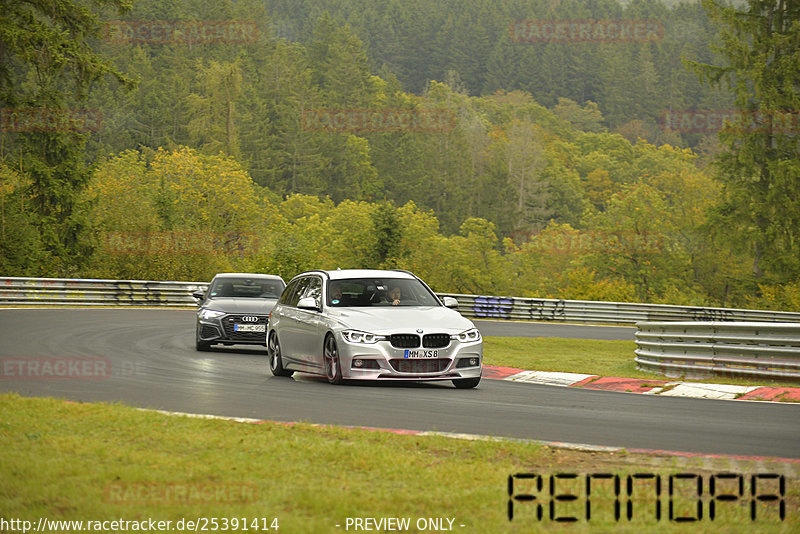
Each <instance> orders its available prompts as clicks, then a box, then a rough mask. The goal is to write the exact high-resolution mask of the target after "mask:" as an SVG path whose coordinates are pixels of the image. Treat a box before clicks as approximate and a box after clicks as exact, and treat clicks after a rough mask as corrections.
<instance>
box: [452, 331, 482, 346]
mask: <svg viewBox="0 0 800 534" xmlns="http://www.w3.org/2000/svg"><path fill="white" fill-rule="evenodd" d="M450 338H451V339H457V340H459V341H460V342H462V343H472V342H473V341H480V340H481V333H480V332H478V329H477V328H470V329H469V330H467V331H465V332H461V333H460V334H456V335H454V336H450Z"/></svg>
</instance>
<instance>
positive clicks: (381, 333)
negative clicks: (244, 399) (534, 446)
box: [267, 270, 483, 388]
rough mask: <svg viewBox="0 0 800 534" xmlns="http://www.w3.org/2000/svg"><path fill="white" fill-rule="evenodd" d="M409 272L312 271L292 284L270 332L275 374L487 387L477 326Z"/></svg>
mask: <svg viewBox="0 0 800 534" xmlns="http://www.w3.org/2000/svg"><path fill="white" fill-rule="evenodd" d="M457 306H458V302H457V301H456V299H454V298H452V297H445V298H444V300H440V299H439V297H438V296H437V295H436V294H435V293H434V292H433V291H432V290H431V289H430V288H429V287H428V286H427V285H426V284H425V283H424V282H423V281H422V280H420V279H419V278H417V277H416V276H414V275H413V274H411V273H410V272H408V271H388V270H337V271H308V272H305V273H302V274H300V275H298V276H296V277H294V278H293V279H292V280H290V281H289V283H288V285H287V286H286V289H285V290H284V291H283V294H282V295H281V297H280V300H279V301H278V304H277V305H276V306H275V308H274V309H273V310H272V313H271V314H270V319H269V325H268V334H267V336H268V343H267V346H268V351H269V367H270V370H271V372H272V374H273V375H275V376H289V375H291V374H292V373H293V372H294V371H300V372H304V373H311V374H318V375H322V376H325V377H326V378H327V380H328V381H329V382H330V383H332V384H339V383H341V382H342V381H344V380H348V379H350V380H384V381H389V380H411V381H428V380H451V381H452V382H453V384H454V385H455V386H456V387H457V388H474V387H475V386H477V385H478V383H479V382H480V380H481V371H482V360H483V340H482V338H481V334H480V332H479V331H478V329H477V328H475V325H474V324H473V323H472V321H470V320H469V319H467V318H465V317H463V316H461V314H459V313H458V311H456V310H455V309H453V308H456V307H457Z"/></svg>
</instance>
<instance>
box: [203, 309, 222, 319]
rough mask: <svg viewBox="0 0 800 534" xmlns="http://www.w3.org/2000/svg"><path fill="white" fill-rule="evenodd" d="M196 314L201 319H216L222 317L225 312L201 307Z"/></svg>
mask: <svg viewBox="0 0 800 534" xmlns="http://www.w3.org/2000/svg"><path fill="white" fill-rule="evenodd" d="M197 315H198V316H199V317H200V318H201V319H216V318H217V317H222V316H223V315H225V312H221V311H216V310H208V309H205V308H203V309H202V310H200V311H199V312H197Z"/></svg>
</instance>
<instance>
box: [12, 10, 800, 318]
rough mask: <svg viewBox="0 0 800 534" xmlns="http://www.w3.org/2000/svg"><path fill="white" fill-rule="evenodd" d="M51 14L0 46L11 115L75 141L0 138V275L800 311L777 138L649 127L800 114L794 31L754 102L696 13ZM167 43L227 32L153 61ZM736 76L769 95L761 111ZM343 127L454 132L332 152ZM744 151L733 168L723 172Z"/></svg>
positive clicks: (21, 13) (788, 184)
mask: <svg viewBox="0 0 800 534" xmlns="http://www.w3.org/2000/svg"><path fill="white" fill-rule="evenodd" d="M750 4H751V5H756V8H757V9H758V10H764V9H768V8H769V5H771V4H775V5H777V2H756V1H753V2H750ZM65 5H69V6H71V7H72V8H73V9H74V12H70V13H66V14H65V13H54V12H51V10H50V9H49V8H48V7H47V6H48V4H47V2H45V1H44V0H41V1H34V2H31V3H30V4H27V5H26V6H23V5H21V4H20V5H18V6H16V11H14V12H13V13H11V15H10V16H9V17H7V18H6V19H4V20H3V21H0V39H1V40H2V41H3V44H4V45H6V46H5V47H4V51H2V52H0V54H3V56H4V57H3V58H2V59H3V65H6V66H7V67H3V69H0V90H2V94H1V95H0V96H2V101H3V108H4V109H8V110H20V109H50V110H52V109H62V108H63V109H69V110H88V111H86V113H90V114H92V117H93V120H94V122H92V127H91V128H88V129H87V128H83V129H80V128H77V129H75V128H73V129H71V130H70V129H66V131H52V129H45V130H43V131H41V130H40V131H25V130H24V128H23V129H20V128H14V127H8V126H7V124H8V121H7V120H6V119H5V118H4V121H5V122H4V124H5V125H6V126H5V127H4V128H3V131H1V132H0V136H1V137H0V158H1V159H2V165H1V166H0V208H1V211H2V213H1V214H0V215H2V217H0V219H1V220H0V230H2V232H0V251H1V252H2V254H1V255H0V273H2V274H3V275H12V276H13V275H16V276H81V277H108V278H136V279H161V280H166V279H173V280H177V279H180V280H190V279H191V280H208V279H210V277H211V276H213V274H214V273H216V272H220V271H225V270H244V271H250V270H252V271H261V272H270V273H275V274H280V275H281V276H284V277H290V276H293V275H294V274H296V273H297V272H300V271H302V270H304V269H308V268H336V267H342V268H346V267H401V268H407V269H411V270H412V271H414V272H415V273H417V274H419V275H420V276H422V277H423V278H424V279H426V280H427V281H429V283H431V285H432V286H433V287H434V289H436V290H437V291H451V292H458V293H480V294H496V295H500V294H503V295H512V294H513V295H520V296H539V297H559V298H580V299H595V300H620V301H649V302H668V303H676V304H696V305H723V306H750V307H771V308H780V309H794V310H800V259H798V258H800V253H798V247H800V243H798V239H799V238H800V235H798V232H799V231H800V230H799V229H798V228H799V227H800V223H798V221H797V218H796V214H798V213H800V209H796V208H797V203H798V199H800V194H797V193H798V192H800V191H798V181H800V179H798V176H800V164H798V159H797V158H798V156H797V154H798V147H797V139H796V137H795V136H793V134H796V130H794V132H792V130H791V129H790V130H789V131H788V132H786V133H785V135H782V136H781V135H778V136H777V137H776V136H775V135H773V133H770V134H769V137H768V138H765V137H764V135H761V133H758V134H757V135H754V136H751V137H752V138H750V139H745V138H743V137H742V136H739V137H735V136H734V137H731V136H728V137H726V136H725V135H723V136H721V137H720V136H718V132H717V131H714V130H713V129H702V128H700V129H697V128H684V129H677V130H676V129H672V128H667V127H665V126H664V117H665V116H667V115H668V114H670V113H681V112H686V111H690V110H721V111H725V110H732V109H734V108H736V109H755V110H769V111H774V110H781V111H786V110H789V111H791V110H795V113H796V110H798V109H800V97H798V92H800V89H798V74H797V73H798V72H800V68H799V67H800V65H798V64H797V61H798V60H797V59H793V58H795V57H800V54H794V55H792V53H791V52H792V50H794V52H798V51H797V50H796V47H797V46H798V45H797V35H800V20H798V19H799V18H800V17H798V16H797V15H798V13H797V10H796V9H795V10H794V11H791V10H789V11H787V12H786V14H785V15H786V17H785V18H786V20H784V21H782V22H781V21H778V22H776V26H775V28H776V30H775V32H774V33H770V34H769V35H768V36H766V37H768V38H765V39H761V40H760V41H759V42H761V43H768V44H769V46H772V47H773V48H774V50H777V51H780V52H781V56H780V57H781V58H783V59H782V60H781V61H783V63H781V64H780V68H779V69H778V70H779V72H780V73H781V75H780V76H775V80H773V81H770V79H769V77H768V76H767V77H764V76H760V75H759V72H756V70H757V62H755V63H754V62H753V61H749V60H747V61H744V60H742V61H739V63H737V61H738V60H737V57H736V56H732V55H731V54H730V50H726V49H725V43H729V42H730V39H727V38H721V37H720V32H723V37H724V31H725V28H733V29H732V30H730V36H729V37H731V38H742V35H746V34H748V32H750V34H752V32H753V31H756V30H754V29H753V28H752V27H749V26H747V25H746V24H744V23H742V24H744V25H742V24H739V23H738V22H737V21H739V20H743V19H737V18H736V15H735V13H736V12H735V11H734V10H727V11H726V10H725V9H723V8H722V7H720V6H716V4H715V3H713V2H709V1H706V2H703V3H700V2H685V3H683V2H681V3H676V2H670V3H669V5H666V4H664V3H662V2H659V1H657V0H633V1H631V2H625V3H620V2H616V1H614V0H604V1H600V2H593V1H588V0H563V1H551V0H496V1H491V0H460V1H457V0H441V1H436V2H433V1H429V0H428V1H424V0H383V1H375V0H371V1H369V0H325V1H323V0H270V1H267V2H256V1H255V0H222V1H220V2H216V3H213V4H211V3H205V2H200V1H187V2H179V3H176V4H175V5H167V4H164V3H163V2H156V1H154V0H135V1H134V2H133V5H132V8H130V9H128V6H127V5H126V3H125V2H124V1H122V0H104V1H102V2H99V7H95V8H93V9H94V11H92V10H91V9H89V7H88V5H89V4H88V3H86V4H84V3H83V2H80V1H74V2H65ZM715 6H716V7H715ZM751 7H752V6H751ZM756 8H753V9H756ZM37 9H38V10H39V11H38V12H37ZM787 9H788V8H787ZM31 13H35V16H32V15H31ZM526 20H528V21H529V20H543V21H555V20H567V21H586V20H633V21H654V22H656V23H658V25H659V27H661V28H663V34H662V35H660V36H659V38H658V39H656V40H653V41H650V42H546V43H538V42H515V40H514V39H513V35H512V32H511V28H512V27H513V23H514V21H526ZM770 20H772V19H770ZM174 21H196V22H197V23H198V24H202V23H203V21H212V22H209V23H207V24H208V25H210V26H213V25H215V24H219V21H233V22H235V23H236V24H238V25H239V26H237V28H238V30H241V32H239V33H236V34H235V36H234V33H233V32H229V33H225V34H220V35H221V37H216V38H213V39H211V40H208V41H199V42H197V41H195V42H192V41H191V40H188V41H187V40H186V39H185V38H180V37H178V38H175V37H174V36H173V38H172V39H169V38H167V39H165V38H164V37H163V35H166V34H165V33H164V30H163V28H162V26H166V27H170V24H171V28H172V29H173V30H174V28H175V22H174ZM35 24H39V25H41V27H36V28H35V29H36V31H32V32H27V30H28V29H30V26H31V25H35ZM148 24H149V26H148ZM737 24H739V25H738V26H737ZM131 28H133V29H134V30H131V31H128V30H130V29H131ZM136 28H143V30H142V31H139V30H136ZM154 28H161V29H159V30H158V31H160V32H162V33H158V34H156V30H155V29H154ZM58 29H61V30H63V31H61V32H59V31H56V30H58ZM238 30H237V31H238ZM126 31H127V33H126ZM137 32H138V33H137ZM737 32H738V33H737ZM65 36H66V37H65ZM762 37H764V36H762ZM770 39H771V40H770ZM59 40H64V41H63V42H61V41H59ZM765 46H766V45H765ZM792 47H795V48H794V49H792ZM45 49H46V50H49V51H50V52H51V53H49V54H42V53H41V51H42V50H45ZM56 52H58V53H56ZM63 58H71V59H72V63H65V61H63ZM739 59H741V58H739ZM81 62H83V63H81ZM740 63H741V64H740ZM75 64H77V65H84V67H83V68H74V67H70V66H69V65H75ZM775 64H778V63H775ZM711 65H715V66H721V67H724V68H723V69H717V70H715V69H714V68H713V67H711ZM773 67H774V65H770V68H773ZM73 68H74V71H73V70H70V69H73ZM765 68H766V67H765ZM748 69H749V70H748ZM761 74H763V71H762V72H761ZM747 76H751V77H752V78H753V79H757V80H760V82H759V83H762V84H765V85H764V87H759V92H758V94H760V95H767V97H765V98H762V100H761V101H760V102H759V103H758V104H759V105H761V106H762V107H760V108H752V106H753V102H752V99H750V100H748V98H747V96H746V95H747V94H749V93H748V91H750V92H752V91H754V88H753V85H752V84H748V83H745V82H744V81H743V80H745V79H747ZM769 84H780V86H781V87H782V88H784V89H782V92H781V93H780V94H781V95H784V96H780V97H779V96H775V97H774V98H771V99H769V98H768V97H769V95H770V94H771V93H770V92H769V90H768V89H769V88H770V87H771V86H770V85H769ZM792 87H793V88H794V90H793V91H791V90H790V91H788V96H785V95H786V93H787V91H786V90H785V88H792ZM747 106H751V107H750V108H748V107H747ZM342 110H345V111H347V112H349V113H350V115H346V114H345V115H346V116H347V117H349V119H348V120H355V119H356V118H358V117H360V116H362V115H363V114H367V113H369V112H383V113H384V115H383V117H384V118H388V119H387V120H389V119H391V120H395V119H392V117H401V116H406V115H407V116H413V117H417V118H420V117H421V118H422V119H421V120H423V121H424V120H429V122H431V121H432V120H433V119H430V117H438V118H442V117H444V118H445V119H448V120H443V121H439V122H436V124H435V125H434V127H432V128H426V127H421V126H419V124H418V125H417V126H416V127H415V126H403V125H402V124H399V123H397V122H394V123H392V124H391V125H388V126H387V125H386V124H384V127H383V128H381V127H378V128H375V127H373V128H355V127H350V128H348V127H346V126H345V127H337V126H334V125H333V124H332V122H330V117H333V116H334V115H335V114H336V113H337V112H341V111H342ZM359 114H362V115H359ZM320 117H322V122H320ZM326 117H327V119H328V120H329V122H327V123H326V122H325V119H326ZM309 118H311V119H309ZM396 120H399V119H396ZM437 120H438V119H437ZM314 121H316V122H314ZM351 126H352V124H351ZM764 143H766V145H764ZM765 146H766V147H767V148H768V149H769V150H766V151H765V150H764V147H765ZM742 147H745V149H746V150H745V151H744V152H742V153H749V154H753V157H752V158H750V159H748V160H747V162H749V163H747V162H744V163H743V162H742V161H739V160H737V158H736V157H731V156H730V154H733V153H738V152H737V151H741V149H742ZM758 154H765V156H764V157H763V158H762V159H759V157H758ZM740 159H741V158H740ZM737 162H738V163H737ZM736 176H739V178H735V177H736ZM746 176H760V177H761V178H760V179H759V180H757V181H758V183H759V184H761V185H758V186H752V187H751V188H750V189H749V190H748V189H747V187H749V186H746V187H742V183H743V180H744V182H747V183H750V182H748V179H747V178H746ZM726 177H727V178H726ZM742 177H745V178H742ZM751 181H752V180H751ZM770 184H771V185H770ZM767 192H769V194H767ZM749 199H752V200H753V201H754V203H753V205H758V206H759V209H760V212H759V213H757V214H752V213H750V212H752V210H749V211H748V208H747V205H746V202H745V201H746V200H749ZM755 200H758V201H759V202H760V203H756V202H755ZM787 212H788V213H791V214H793V215H792V216H793V217H795V218H792V217H787V216H783V215H781V214H782V213H787Z"/></svg>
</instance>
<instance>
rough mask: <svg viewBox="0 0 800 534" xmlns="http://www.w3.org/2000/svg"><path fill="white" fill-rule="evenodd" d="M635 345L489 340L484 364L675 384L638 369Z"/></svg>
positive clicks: (743, 382)
mask: <svg viewBox="0 0 800 534" xmlns="http://www.w3.org/2000/svg"><path fill="white" fill-rule="evenodd" d="M635 349H636V343H635V342H634V341H609V340H593V339H592V340H589V339H562V338H555V337H537V338H521V337H485V338H484V340H483V355H484V363H485V364H487V365H500V366H504V367H517V368H520V369H530V370H534V371H557V372H562V373H584V374H591V375H598V376H613V377H620V378H644V379H652V380H675V378H674V377H673V378H670V377H666V376H663V375H659V374H655V373H648V372H645V371H640V370H638V369H636V362H634V361H633V358H634V357H635V354H634V352H633V351H634V350H635ZM686 381H687V382H703V383H711V384H734V385H740V386H749V385H759V386H782V387H800V384H798V383H797V382H796V381H795V382H793V381H781V380H766V379H760V378H738V377H722V376H717V377H710V378H703V379H701V380H686Z"/></svg>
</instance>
